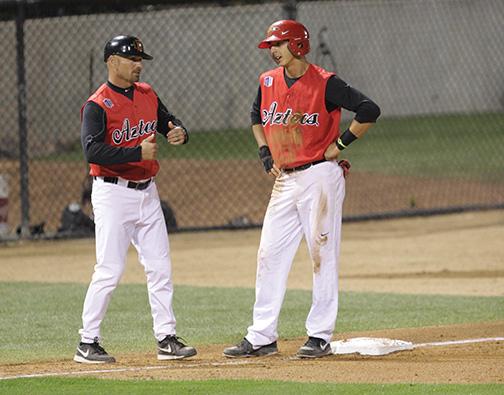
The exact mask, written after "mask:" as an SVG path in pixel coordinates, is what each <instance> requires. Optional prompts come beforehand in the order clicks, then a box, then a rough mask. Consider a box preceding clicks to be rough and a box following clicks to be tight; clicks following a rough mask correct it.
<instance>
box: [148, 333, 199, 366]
mask: <svg viewBox="0 0 504 395" xmlns="http://www.w3.org/2000/svg"><path fill="white" fill-rule="evenodd" d="M180 340H181V338H180V337H177V336H175V335H168V336H166V337H165V338H164V339H163V340H161V341H160V342H158V356H157V359H158V360H160V361H165V360H169V359H182V358H189V357H193V356H194V355H196V354H197V352H196V349H195V348H194V347H190V346H186V345H185V344H184V343H182V342H181V341H180Z"/></svg>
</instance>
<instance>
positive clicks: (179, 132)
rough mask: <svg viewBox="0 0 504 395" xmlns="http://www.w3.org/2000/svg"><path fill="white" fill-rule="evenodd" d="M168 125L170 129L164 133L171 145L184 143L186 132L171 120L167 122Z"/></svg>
mask: <svg viewBox="0 0 504 395" xmlns="http://www.w3.org/2000/svg"><path fill="white" fill-rule="evenodd" d="M168 127H169V128H170V131H169V132H168V134H167V135H166V139H167V140H168V142H169V143H170V144H172V145H181V144H184V142H185V139H186V132H185V131H184V129H182V128H181V127H180V126H175V125H174V124H173V122H171V121H170V122H168Z"/></svg>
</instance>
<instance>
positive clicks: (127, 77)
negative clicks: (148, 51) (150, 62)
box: [115, 56, 143, 84]
mask: <svg viewBox="0 0 504 395" xmlns="http://www.w3.org/2000/svg"><path fill="white" fill-rule="evenodd" d="M116 58H117V67H116V69H115V71H116V77H117V78H119V79H120V80H122V81H124V82H127V83H130V84H132V83H133V82H138V81H139V80H140V74H141V73H142V69H143V65H142V58H141V57H140V56H131V57H122V56H116Z"/></svg>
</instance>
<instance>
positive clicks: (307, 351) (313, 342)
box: [297, 337, 333, 358]
mask: <svg viewBox="0 0 504 395" xmlns="http://www.w3.org/2000/svg"><path fill="white" fill-rule="evenodd" d="M332 353H333V352H332V349H331V344H330V343H328V342H326V341H324V340H322V339H319V338H318V337H309V338H308V341H307V342H306V343H305V344H304V346H303V347H301V348H300V349H299V350H298V352H297V356H298V357H299V358H320V357H325V356H327V355H331V354H332Z"/></svg>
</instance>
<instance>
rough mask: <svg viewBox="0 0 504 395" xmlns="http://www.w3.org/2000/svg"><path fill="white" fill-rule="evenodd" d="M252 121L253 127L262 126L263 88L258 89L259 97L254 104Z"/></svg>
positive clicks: (251, 112) (251, 113)
mask: <svg viewBox="0 0 504 395" xmlns="http://www.w3.org/2000/svg"><path fill="white" fill-rule="evenodd" d="M250 120H251V121H252V125H260V124H262V120H261V87H260V86H259V88H258V89H257V96H256V98H255V100H254V103H253V104H252V109H251V110H250Z"/></svg>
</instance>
